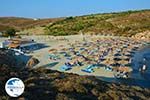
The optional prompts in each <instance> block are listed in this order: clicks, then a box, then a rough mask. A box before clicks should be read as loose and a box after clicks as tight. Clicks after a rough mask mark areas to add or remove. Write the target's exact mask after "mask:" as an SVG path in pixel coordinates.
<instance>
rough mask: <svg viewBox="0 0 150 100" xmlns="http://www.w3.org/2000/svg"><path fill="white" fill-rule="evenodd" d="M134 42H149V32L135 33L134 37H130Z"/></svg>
mask: <svg viewBox="0 0 150 100" xmlns="http://www.w3.org/2000/svg"><path fill="white" fill-rule="evenodd" d="M132 37H133V38H135V39H136V40H144V41H147V42H150V31H145V32H142V33H137V34H136V35H134V36H132Z"/></svg>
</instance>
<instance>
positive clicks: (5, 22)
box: [0, 17, 63, 31]
mask: <svg viewBox="0 0 150 100" xmlns="http://www.w3.org/2000/svg"><path fill="white" fill-rule="evenodd" d="M61 19H63V18H52V19H39V20H33V19H29V18H20V17H0V31H4V30H6V29H7V28H10V27H12V28H15V29H16V30H23V29H29V28H34V27H36V26H45V25H47V24H49V23H52V22H55V21H58V20H61Z"/></svg>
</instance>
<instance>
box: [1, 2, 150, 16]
mask: <svg viewBox="0 0 150 100" xmlns="http://www.w3.org/2000/svg"><path fill="white" fill-rule="evenodd" d="M141 9H150V0H0V17H6V16H7V17H10V16H14V17H27V18H56V17H67V16H81V15H88V14H95V13H109V12H119V11H127V10H141Z"/></svg>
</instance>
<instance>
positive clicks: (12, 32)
mask: <svg viewBox="0 0 150 100" xmlns="http://www.w3.org/2000/svg"><path fill="white" fill-rule="evenodd" d="M4 35H5V36H15V35H16V30H15V29H14V28H8V29H7V30H6V31H5V33H4Z"/></svg>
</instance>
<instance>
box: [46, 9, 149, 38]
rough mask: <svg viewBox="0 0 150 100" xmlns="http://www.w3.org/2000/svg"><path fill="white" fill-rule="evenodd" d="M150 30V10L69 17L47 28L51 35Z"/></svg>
mask: <svg viewBox="0 0 150 100" xmlns="http://www.w3.org/2000/svg"><path fill="white" fill-rule="evenodd" d="M146 30H150V10H141V11H127V12H120V13H104V14H91V15H85V16H79V17H67V18H65V19H64V20H60V21H56V22H54V23H52V24H50V25H49V26H47V27H46V28H45V33H46V34H49V35H74V34H79V33H80V32H81V31H82V32H83V33H86V34H104V35H108V34H109V35H119V36H120V35H121V36H132V35H135V34H136V33H139V32H143V31H146Z"/></svg>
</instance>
